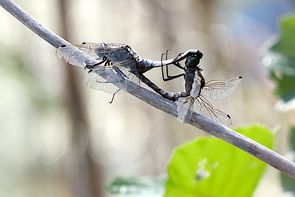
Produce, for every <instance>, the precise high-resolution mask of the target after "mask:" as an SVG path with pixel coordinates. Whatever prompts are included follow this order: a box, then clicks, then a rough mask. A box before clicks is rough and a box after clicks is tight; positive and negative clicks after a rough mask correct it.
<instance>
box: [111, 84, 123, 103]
mask: <svg viewBox="0 0 295 197" xmlns="http://www.w3.org/2000/svg"><path fill="white" fill-rule="evenodd" d="M120 90H121V88H119V89H118V90H116V92H114V93H113V96H112V99H111V100H110V102H109V104H112V103H113V101H114V99H115V95H116V94H117V93H118V92H119V91H120Z"/></svg>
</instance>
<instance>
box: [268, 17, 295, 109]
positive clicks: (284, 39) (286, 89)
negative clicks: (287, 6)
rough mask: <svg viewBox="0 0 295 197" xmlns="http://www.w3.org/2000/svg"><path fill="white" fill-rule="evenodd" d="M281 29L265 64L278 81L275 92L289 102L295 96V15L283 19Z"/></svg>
mask: <svg viewBox="0 0 295 197" xmlns="http://www.w3.org/2000/svg"><path fill="white" fill-rule="evenodd" d="M280 31H281V33H280V36H279V37H278V38H277V39H276V40H275V41H274V42H272V45H271V47H270V48H269V49H268V51H267V54H266V57H265V59H264V65H265V66H266V67H267V69H268V70H269V72H270V76H271V79H272V80H273V81H274V82H275V83H276V90H275V93H276V94H277V95H278V96H279V97H280V98H281V99H282V101H284V103H286V104H288V102H289V101H291V100H292V99H294V97H295V86H294V84H295V39H294V38H295V15H290V16H286V17H283V18H282V19H281V22H280Z"/></svg>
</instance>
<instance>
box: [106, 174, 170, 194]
mask: <svg viewBox="0 0 295 197" xmlns="http://www.w3.org/2000/svg"><path fill="white" fill-rule="evenodd" d="M164 185H165V178H164V177H159V178H153V177H144V178H136V177H117V178H115V179H114V180H112V181H111V182H110V183H109V185H108V186H107V188H108V191H109V192H110V193H111V196H114V197H115V196H121V197H122V196H124V197H127V196H154V197H155V196H159V197H160V196H162V194H163V190H164Z"/></svg>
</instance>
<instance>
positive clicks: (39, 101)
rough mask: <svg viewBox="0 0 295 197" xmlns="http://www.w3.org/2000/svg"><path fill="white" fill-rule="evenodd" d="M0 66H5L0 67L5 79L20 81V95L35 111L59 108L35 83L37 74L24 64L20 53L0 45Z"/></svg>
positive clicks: (54, 100)
mask: <svg viewBox="0 0 295 197" xmlns="http://www.w3.org/2000/svg"><path fill="white" fill-rule="evenodd" d="M0 65H5V66H2V67H0V71H1V72H2V73H5V76H6V77H9V78H12V79H16V80H17V81H21V84H22V86H23V88H22V89H21V91H22V93H23V94H24V95H25V96H26V97H28V98H29V99H30V100H31V104H32V106H33V107H34V108H35V109H36V110H37V111H39V112H45V111H46V110H48V109H50V108H52V107H54V106H55V105H59V106H60V104H59V103H58V102H59V101H58V100H57V99H56V98H53V97H52V96H51V95H49V94H48V91H47V90H44V87H42V85H43V84H42V83H41V82H40V83H37V81H38V77H37V76H36V74H37V72H34V70H33V68H32V67H30V66H29V65H27V64H26V63H25V60H24V58H23V56H22V54H21V53H20V51H18V50H16V49H15V48H11V47H8V46H7V45H4V44H3V43H0Z"/></svg>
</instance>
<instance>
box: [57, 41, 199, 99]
mask: <svg viewBox="0 0 295 197" xmlns="http://www.w3.org/2000/svg"><path fill="white" fill-rule="evenodd" d="M75 47H77V48H78V49H79V50H81V51H83V52H84V53H86V54H87V55H89V56H91V57H93V58H94V59H95V60H98V61H99V63H97V64H94V65H91V64H87V63H85V62H84V60H83V59H82V60H81V61H80V62H77V61H76V58H75V53H73V52H72V51H73V48H75ZM75 47H74V46H72V45H63V46H61V47H59V48H58V50H57V54H58V56H60V57H64V59H65V60H66V61H67V62H69V63H70V64H74V65H79V66H81V64H83V65H84V66H85V68H86V69H89V70H90V72H89V73H88V76H87V79H86V80H85V84H86V86H89V87H91V88H94V89H98V90H102V91H104V92H107V93H112V94H113V98H114V95H115V94H116V93H117V92H119V91H120V90H126V89H127V86H128V81H132V82H134V83H137V84H140V81H142V82H144V83H145V84H146V85H148V86H149V87H151V88H152V89H154V90H155V91H156V92H158V93H159V94H161V93H165V91H164V90H161V88H159V87H158V86H156V85H155V84H154V83H153V82H151V81H150V80H149V79H148V78H146V77H145V76H144V75H143V73H145V72H146V71H148V70H150V69H152V68H156V67H161V66H163V65H169V64H175V65H178V64H179V63H178V62H179V61H182V60H183V59H185V58H186V57H187V56H189V55H190V54H191V53H196V52H197V50H189V51H187V52H185V53H183V54H182V55H179V56H177V57H176V58H174V59H169V60H168V59H166V60H164V61H162V60H161V61H153V60H148V59H144V58H141V57H140V56H139V55H137V54H136V52H135V51H133V50H132V49H131V47H129V46H128V45H126V44H118V43H91V42H83V43H82V44H80V45H75ZM106 70H112V71H113V73H114V77H112V76H109V77H108V79H107V80H106V79H104V78H102V77H101V76H100V75H98V73H100V72H105V71H106ZM91 71H95V72H91ZM115 74H116V75H120V76H121V77H122V78H124V79H127V80H125V84H121V88H118V87H117V86H116V85H114V83H116V82H118V81H116V80H118V79H117V78H116V77H115ZM119 82H120V81H119ZM126 82H127V83H126ZM122 87H123V88H122ZM161 95H162V96H164V97H165V98H169V96H166V94H161ZM113 98H112V100H113ZM111 102H112V101H111Z"/></svg>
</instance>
